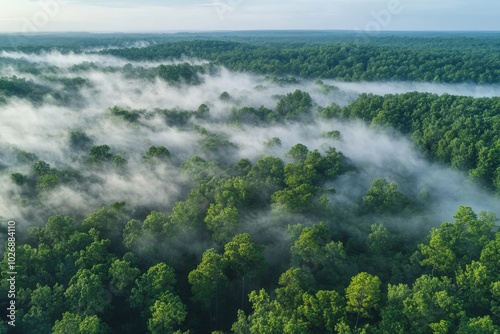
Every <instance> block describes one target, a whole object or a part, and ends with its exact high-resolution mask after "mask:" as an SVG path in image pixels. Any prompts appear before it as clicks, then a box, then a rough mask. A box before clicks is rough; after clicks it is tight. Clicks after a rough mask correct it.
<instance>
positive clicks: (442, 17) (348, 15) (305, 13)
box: [0, 0, 500, 33]
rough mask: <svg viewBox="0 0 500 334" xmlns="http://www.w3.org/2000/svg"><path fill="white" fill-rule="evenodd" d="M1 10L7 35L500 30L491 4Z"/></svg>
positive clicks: (78, 2) (390, 1)
mask: <svg viewBox="0 0 500 334" xmlns="http://www.w3.org/2000/svg"><path fill="white" fill-rule="evenodd" d="M0 9H1V11H0V12H1V13H2V14H0V33H6V32H83V31H88V32H167V31H174V32H180V31H197V32H200V31H251V30H290V29H293V30H347V31H376V32H380V31H499V30H500V22H499V21H498V19H497V16H496V14H495V13H498V12H499V10H500V3H498V2H495V1H491V0H480V1H476V2H473V3H472V2H468V1H451V0H447V1H442V2H439V3H436V2H433V1H428V0H422V1H419V2H416V1H413V0H383V1H382V0H361V1H356V2H352V1H346V0H334V1H324V0H323V1H320V0H316V1H307V2H306V1H302V0H292V1H287V2H273V3H267V2H265V1H262V0H254V1H252V2H248V1H244V0H210V1H208V0H196V1H193V0H190V1H183V2H181V1H177V0H174V1H167V2H166V1H159V0H146V1H140V2H139V1H135V0H124V1H119V2H107V1H101V0H39V1H30V0H21V1H17V2H15V3H12V2H7V1H6V0H0Z"/></svg>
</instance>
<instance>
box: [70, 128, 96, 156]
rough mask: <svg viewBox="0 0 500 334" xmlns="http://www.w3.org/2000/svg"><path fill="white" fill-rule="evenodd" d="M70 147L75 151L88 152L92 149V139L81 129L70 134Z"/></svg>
mask: <svg viewBox="0 0 500 334" xmlns="http://www.w3.org/2000/svg"><path fill="white" fill-rule="evenodd" d="M69 145H70V147H71V148H72V149H74V150H81V151H88V150H89V149H90V147H92V139H91V138H90V137H89V136H87V134H86V133H85V131H83V130H81V129H78V130H73V131H70V132H69Z"/></svg>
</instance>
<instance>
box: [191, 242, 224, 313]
mask: <svg viewBox="0 0 500 334" xmlns="http://www.w3.org/2000/svg"><path fill="white" fill-rule="evenodd" d="M225 266H226V262H225V260H224V258H223V257H222V256H221V255H219V254H217V252H216V251H215V250H214V249H213V248H211V249H208V250H206V251H205V252H204V253H203V257H202V259H201V262H200V263H199V264H198V266H197V267H196V269H194V270H193V271H191V272H190V273H189V275H188V281H189V283H190V284H191V285H192V287H191V291H192V293H193V299H194V300H196V301H197V302H199V303H200V304H201V305H202V306H203V308H204V309H210V308H211V306H212V303H213V299H214V298H215V297H216V295H217V294H218V293H220V292H219V291H220V290H222V289H223V287H224V283H225V282H226V280H227V277H226V275H225V274H224V269H225Z"/></svg>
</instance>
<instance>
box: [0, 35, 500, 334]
mask: <svg viewBox="0 0 500 334" xmlns="http://www.w3.org/2000/svg"><path fill="white" fill-rule="evenodd" d="M13 40H14V41H16V43H14V42H12V41H13ZM499 48H500V37H499V36H498V34H494V33H463V34H461V33H441V34H439V33H418V34H417V33H416V34H411V33H383V34H376V35H373V36H368V37H367V36H365V35H362V36H360V34H359V33H356V32H292V31H290V32H285V31H284V32H276V33H272V32H239V33H206V34H202V33H190V34H188V33H181V34H165V35H155V34H143V35H140V34H122V35H120V34H117V35H114V34H100V35H93V34H84V33H82V34H58V35H29V36H24V35H0V119H1V122H0V182H1V183H2V188H1V189H0V208H1V209H2V210H0V211H1V212H0V215H1V216H0V221H1V222H2V230H1V238H2V241H4V240H8V239H7V238H8V237H9V235H8V229H7V222H8V221H11V220H13V221H15V222H16V234H15V237H16V243H17V247H16V250H15V251H16V272H17V274H16V275H17V276H16V293H15V294H16V296H15V305H16V314H15V317H16V330H17V332H19V333H41V334H43V333H145V332H149V333H236V334H248V333H251V334H261V333H344V334H347V333H463V334H466V333H467V334H468V333H485V334H491V333H498V332H499V331H500V255H499V254H500V232H499V228H498V226H499V225H498V219H497V215H500V199H499V194H500V137H499V136H500V127H499V124H500V88H499V87H500V86H499V85H498V84H499V80H500V79H499V75H500V70H499V69H500V66H499V64H500V61H499V59H498V54H499V53H498V51H499V50H498V49H499ZM444 83H446V84H444ZM5 244H6V245H7V244H8V243H7V242H6V243H5ZM2 252H3V260H2V272H3V273H4V272H6V271H5V268H7V265H8V262H9V259H8V257H9V256H8V253H9V251H8V249H7V248H6V249H2ZM9 289H10V286H9V282H8V281H7V280H6V279H2V283H1V284H0V295H1V296H2V298H1V299H0V307H2V308H7V305H8V303H9V300H8V299H7V298H4V296H7V295H8V291H9ZM2 317H3V318H2V320H5V321H3V322H2V323H1V324H0V333H4V332H5V333H7V332H8V330H9V326H8V325H7V320H8V319H7V318H5V317H4V316H2Z"/></svg>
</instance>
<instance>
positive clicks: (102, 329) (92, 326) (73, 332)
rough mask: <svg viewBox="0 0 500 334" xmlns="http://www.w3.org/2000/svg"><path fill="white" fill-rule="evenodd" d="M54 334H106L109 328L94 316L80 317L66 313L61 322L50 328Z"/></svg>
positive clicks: (58, 321)
mask: <svg viewBox="0 0 500 334" xmlns="http://www.w3.org/2000/svg"><path fill="white" fill-rule="evenodd" d="M52 333H54V334H107V333H110V331H109V327H108V326H107V325H106V324H104V323H103V322H102V321H101V319H99V318H98V317H97V316H96V315H93V316H85V317H82V316H80V315H78V314H74V313H69V312H66V313H64V315H63V318H62V319H61V320H57V321H56V323H55V325H54V327H53V328H52Z"/></svg>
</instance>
